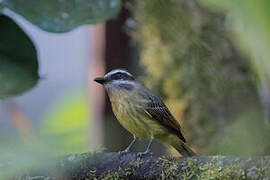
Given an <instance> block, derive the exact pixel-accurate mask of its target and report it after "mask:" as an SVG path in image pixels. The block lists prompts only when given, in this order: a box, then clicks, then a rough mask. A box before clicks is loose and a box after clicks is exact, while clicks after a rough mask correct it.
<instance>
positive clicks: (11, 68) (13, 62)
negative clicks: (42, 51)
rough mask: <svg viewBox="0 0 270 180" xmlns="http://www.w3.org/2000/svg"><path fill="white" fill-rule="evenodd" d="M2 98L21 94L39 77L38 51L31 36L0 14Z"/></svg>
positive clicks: (0, 79) (0, 94)
mask: <svg viewBox="0 0 270 180" xmlns="http://www.w3.org/2000/svg"><path fill="white" fill-rule="evenodd" d="M0 26H1V29H0V84H1V87H0V99H1V98H4V97H7V96H14V95H17V94H20V93H22V92H24V91H26V90H28V89H30V88H32V87H33V86H34V85H36V83H37V81H38V79H39V77H38V62H37V52H36V48H35V46H34V44H33V43H32V41H31V40H30V38H29V37H28V36H27V35H26V34H25V33H24V32H23V31H22V30H21V29H20V27H19V26H18V25H17V24H16V23H14V22H13V20H11V19H10V18H9V17H7V16H5V15H0Z"/></svg>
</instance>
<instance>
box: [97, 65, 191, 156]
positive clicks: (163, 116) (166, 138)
mask: <svg viewBox="0 0 270 180" xmlns="http://www.w3.org/2000/svg"><path fill="white" fill-rule="evenodd" d="M94 81H96V82H98V83H100V84H102V85H103V86H104V87H105V89H106V92H107V93H108V96H109V99H110V101H111V104H112V109H113V113H114V114H115V116H116V118H117V119H118V121H119V122H120V124H121V125H122V126H123V127H124V128H125V129H127V130H128V131H129V132H130V133H132V134H133V137H134V139H133V140H132V142H131V143H130V145H129V146H128V147H127V148H126V149H125V150H124V151H121V152H120V153H128V152H129V151H130V148H131V147H132V146H133V145H134V143H135V142H136V138H137V137H139V138H143V139H150V141H149V144H148V146H147V149H146V151H145V152H140V153H138V155H144V154H147V153H149V152H150V147H151V144H152V142H153V139H156V140H158V141H159V142H162V143H165V144H168V145H171V146H173V147H174V148H175V149H176V150H177V151H178V152H179V153H181V154H182V155H183V156H193V155H195V153H194V152H193V151H192V150H191V149H190V148H189V147H188V146H187V145H186V144H185V142H186V140H185V138H184V136H183V135H182V133H181V127H180V124H179V123H178V121H177V120H175V118H174V117H173V116H172V114H171V113H170V111H169V109H168V108H167V107H166V105H165V104H164V103H163V101H162V100H161V99H160V98H159V97H158V96H156V95H155V94H154V93H152V92H151V91H150V90H149V89H148V88H146V87H145V86H144V85H143V84H141V83H140V82H138V81H136V80H135V78H134V77H133V76H132V75H131V74H130V73H129V72H127V71H125V70H122V69H116V70H112V71H110V72H109V73H107V74H106V75H105V76H104V77H98V78H95V79H94Z"/></svg>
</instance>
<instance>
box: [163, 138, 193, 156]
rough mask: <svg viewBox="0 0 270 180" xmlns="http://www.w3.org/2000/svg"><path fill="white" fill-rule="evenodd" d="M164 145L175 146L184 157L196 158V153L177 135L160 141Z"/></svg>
mask: <svg viewBox="0 0 270 180" xmlns="http://www.w3.org/2000/svg"><path fill="white" fill-rule="evenodd" d="M160 141H162V142H164V143H168V144H170V145H171V146H173V147H174V148H175V149H176V150H177V151H178V152H179V153H180V154H181V155H182V156H196V153H195V152H194V151H193V150H192V149H190V148H189V147H188V146H187V145H186V144H185V143H184V142H183V141H181V139H179V138H178V137H177V136H176V135H169V136H167V137H166V138H164V139H163V138H162V139H160Z"/></svg>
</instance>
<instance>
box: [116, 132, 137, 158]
mask: <svg viewBox="0 0 270 180" xmlns="http://www.w3.org/2000/svg"><path fill="white" fill-rule="evenodd" d="M135 142H136V136H135V135H133V140H132V141H131V143H130V144H129V145H128V147H127V148H126V149H125V150H124V151H120V152H119V154H126V153H129V151H130V148H131V147H132V146H133V145H134V144H135Z"/></svg>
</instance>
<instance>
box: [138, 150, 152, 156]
mask: <svg viewBox="0 0 270 180" xmlns="http://www.w3.org/2000/svg"><path fill="white" fill-rule="evenodd" d="M148 154H149V155H153V153H152V152H151V151H150V150H146V151H144V152H138V153H137V156H139V157H142V156H145V155H148Z"/></svg>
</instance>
